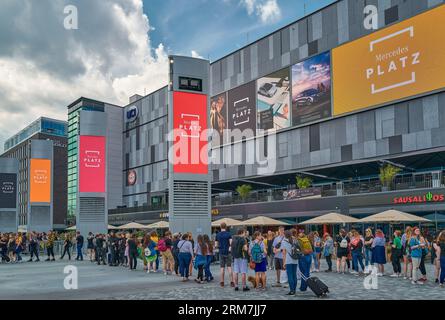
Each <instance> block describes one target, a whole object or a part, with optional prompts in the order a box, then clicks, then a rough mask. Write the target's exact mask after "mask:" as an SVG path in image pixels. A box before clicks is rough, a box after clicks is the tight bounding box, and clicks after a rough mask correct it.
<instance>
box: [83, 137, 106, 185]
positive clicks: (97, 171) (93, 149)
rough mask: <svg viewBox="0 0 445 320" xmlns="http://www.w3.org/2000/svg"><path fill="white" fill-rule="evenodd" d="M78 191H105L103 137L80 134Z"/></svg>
mask: <svg viewBox="0 0 445 320" xmlns="http://www.w3.org/2000/svg"><path fill="white" fill-rule="evenodd" d="M79 146H80V147H79V192H90V193H104V192H105V167H106V155H105V137H96V136H80V142H79Z"/></svg>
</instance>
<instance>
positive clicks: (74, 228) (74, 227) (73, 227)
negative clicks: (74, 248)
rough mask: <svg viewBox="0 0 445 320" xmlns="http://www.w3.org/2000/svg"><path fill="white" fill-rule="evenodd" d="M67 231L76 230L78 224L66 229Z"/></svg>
mask: <svg viewBox="0 0 445 320" xmlns="http://www.w3.org/2000/svg"><path fill="white" fill-rule="evenodd" d="M65 230H66V231H76V226H72V227H69V228H66V229H65Z"/></svg>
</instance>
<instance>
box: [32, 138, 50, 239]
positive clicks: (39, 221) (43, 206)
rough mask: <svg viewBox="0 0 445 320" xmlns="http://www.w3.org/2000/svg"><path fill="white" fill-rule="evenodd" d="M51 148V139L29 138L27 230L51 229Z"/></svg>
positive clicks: (44, 230) (42, 230) (40, 230)
mask: <svg viewBox="0 0 445 320" xmlns="http://www.w3.org/2000/svg"><path fill="white" fill-rule="evenodd" d="M53 150H54V146H53V141H52V140H31V157H30V159H29V165H28V168H29V169H28V174H29V175H28V177H29V179H28V185H29V187H28V190H29V193H28V197H29V201H28V219H27V230H28V231H36V232H48V231H49V230H52V229H53V201H54V197H53V184H54V183H53V180H54V175H53V167H54V160H53V158H54V155H53Z"/></svg>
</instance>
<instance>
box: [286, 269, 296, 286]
mask: <svg viewBox="0 0 445 320" xmlns="http://www.w3.org/2000/svg"><path fill="white" fill-rule="evenodd" d="M297 268H298V265H297V264H286V273H287V281H288V282H289V291H290V292H295V290H297Z"/></svg>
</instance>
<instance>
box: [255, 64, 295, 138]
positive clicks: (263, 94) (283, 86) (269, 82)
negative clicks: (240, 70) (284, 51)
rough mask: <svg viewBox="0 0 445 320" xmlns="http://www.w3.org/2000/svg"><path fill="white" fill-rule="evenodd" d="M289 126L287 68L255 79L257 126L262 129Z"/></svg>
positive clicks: (277, 128) (278, 128)
mask: <svg viewBox="0 0 445 320" xmlns="http://www.w3.org/2000/svg"><path fill="white" fill-rule="evenodd" d="M288 127H290V82H289V69H288V68H286V69H282V70H280V71H277V72H274V73H272V74H269V75H268V76H266V77H263V78H260V79H258V80H257V128H258V129H262V130H268V129H276V130H280V129H284V128H288Z"/></svg>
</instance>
